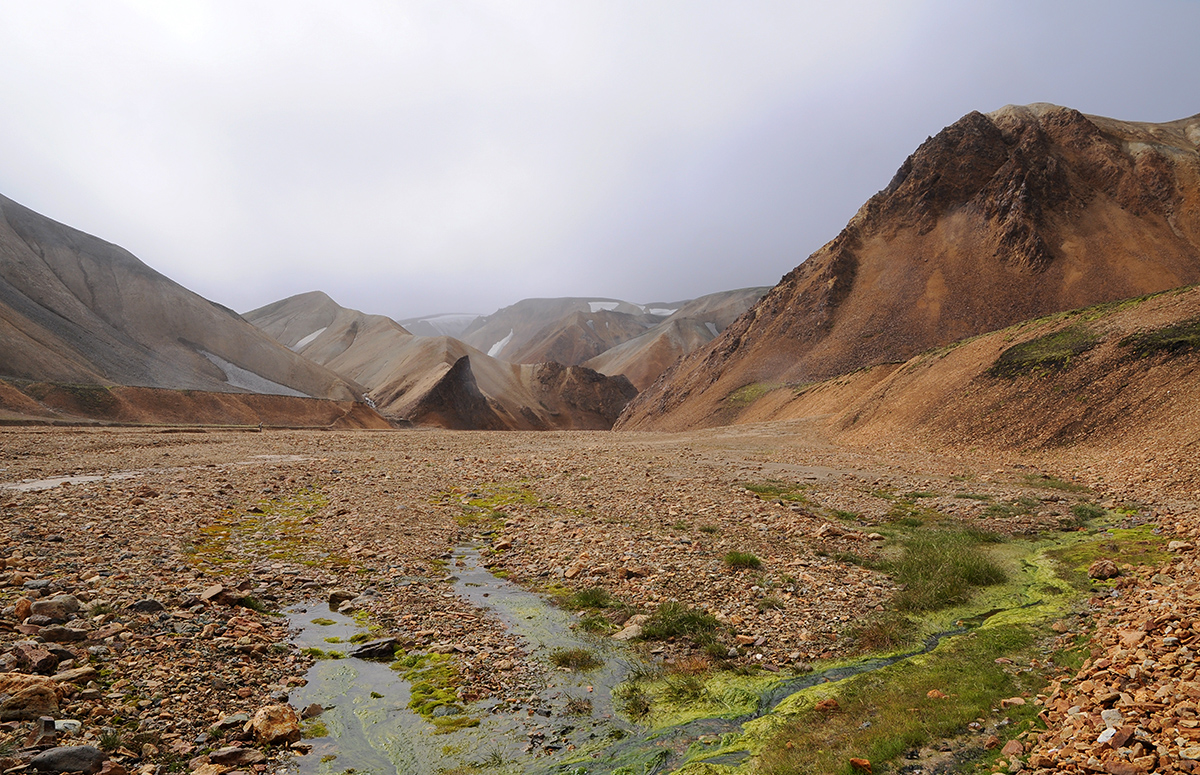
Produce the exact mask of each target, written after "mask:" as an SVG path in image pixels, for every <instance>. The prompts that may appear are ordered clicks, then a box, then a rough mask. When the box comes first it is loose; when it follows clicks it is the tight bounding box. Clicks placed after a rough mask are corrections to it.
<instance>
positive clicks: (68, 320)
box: [0, 197, 361, 401]
mask: <svg viewBox="0 0 1200 775" xmlns="http://www.w3.org/2000/svg"><path fill="white" fill-rule="evenodd" d="M0 377H4V378H9V379H16V380H24V381H32V382H58V383H72V384H84V385H131V386H139V387H151V388H168V389H188V390H204V391H216V392H231V393H262V394H272V395H284V396H294V397H313V398H322V399H333V400H340V401H346V400H357V399H359V398H361V391H360V389H359V387H358V386H357V385H354V384H351V383H349V382H347V381H346V380H344V379H342V378H340V377H338V376H337V375H335V374H333V373H332V372H331V371H329V370H327V369H324V368H322V367H320V366H318V365H317V364H315V363H312V362H310V361H307V360H305V359H304V358H301V357H299V356H298V355H296V354H295V353H293V352H291V351H289V350H288V349H287V348H286V347H283V346H281V345H280V344H279V343H278V342H276V341H275V340H274V339H272V338H271V337H269V336H267V335H266V334H264V333H262V332H261V331H259V330H258V329H256V328H254V327H253V326H251V325H250V324H248V323H247V322H246V321H244V320H242V319H241V318H240V317H238V315H237V314H236V313H234V312H232V311H231V310H228V309H226V308H224V307H221V306H218V305H216V304H213V303H212V302H210V301H207V300H206V299H203V298H201V297H200V296H198V295H196V294H195V293H192V292H191V291H189V290H187V289H186V288H184V287H182V286H180V285H179V284H177V283H175V282H173V281H171V280H170V279H168V278H166V277H164V276H163V275H161V274H159V273H158V272H156V271H154V270H153V269H151V268H150V267H148V266H146V265H145V264H144V263H142V262H141V261H139V260H138V259H137V258H135V257H134V256H133V255H132V254H130V253H129V252H128V251H126V250H124V249H122V248H120V247H117V246H116V245H113V244H111V243H108V242H105V241H103V240H101V239H98V238H96V237H93V236H91V235H88V234H84V233H83V232H81V231H78V230H77V229H72V228H70V227H69V226H64V225H63V224H60V223H57V222H55V221H52V220H50V219H49V218H46V217H44V216H42V215H39V214H37V213H35V212H33V211H32V210H29V209H28V208H25V207H22V206H21V205H19V204H17V203H15V202H13V201H12V200H10V199H7V198H4V197H0Z"/></svg>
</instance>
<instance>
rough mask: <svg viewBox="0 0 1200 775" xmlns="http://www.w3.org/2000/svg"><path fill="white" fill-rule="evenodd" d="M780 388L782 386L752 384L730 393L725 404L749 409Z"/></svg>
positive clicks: (762, 383) (761, 383) (765, 383)
mask: <svg viewBox="0 0 1200 775" xmlns="http://www.w3.org/2000/svg"><path fill="white" fill-rule="evenodd" d="M779 387H781V385H778V384H775V383H770V382H752V383H750V384H749V385H743V386H742V387H740V388H738V389H737V390H735V391H733V392H732V393H730V394H729V395H728V396H726V397H725V402H726V403H728V404H729V405H730V406H734V407H738V408H743V407H747V406H750V405H751V404H753V403H754V402H755V401H757V400H758V399H760V398H762V397H763V396H765V395H766V394H767V393H770V392H771V391H772V390H775V389H777V388H779Z"/></svg>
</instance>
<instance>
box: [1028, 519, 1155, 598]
mask: <svg viewBox="0 0 1200 775" xmlns="http://www.w3.org/2000/svg"><path fill="white" fill-rule="evenodd" d="M1153 530H1154V528H1153V526H1152V525H1142V526H1140V527H1135V528H1130V529H1121V528H1109V529H1107V530H1105V531H1103V532H1099V533H1095V534H1093V535H1092V536H1089V537H1088V538H1087V539H1086V540H1083V541H1079V542H1077V543H1074V544H1071V545H1069V546H1065V547H1062V548H1058V549H1053V550H1051V551H1050V552H1049V554H1050V556H1051V557H1053V558H1054V559H1056V560H1058V561H1059V563H1060V566H1059V570H1058V575H1059V577H1060V578H1062V579H1064V580H1065V581H1068V582H1070V583H1071V584H1072V585H1073V586H1075V587H1076V588H1078V589H1088V588H1090V587H1091V584H1092V583H1093V582H1092V581H1091V579H1089V578H1088V575H1087V569H1088V568H1089V567H1090V566H1091V564H1092V563H1094V562H1095V561H1096V560H1100V559H1108V560H1112V561H1113V562H1115V563H1117V564H1118V565H1123V564H1128V565H1133V566H1138V565H1148V566H1150V567H1157V566H1160V565H1162V564H1163V563H1165V562H1167V561H1168V560H1169V559H1170V558H1171V554H1170V552H1168V551H1166V546H1165V540H1164V539H1163V537H1162V536H1156V535H1154V532H1153Z"/></svg>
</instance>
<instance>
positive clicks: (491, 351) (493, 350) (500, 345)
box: [487, 328, 513, 358]
mask: <svg viewBox="0 0 1200 775" xmlns="http://www.w3.org/2000/svg"><path fill="white" fill-rule="evenodd" d="M512 338H513V329H511V328H510V329H508V336H506V337H504V338H503V339H501V340H500V341H499V342H496V343H495V344H494V345H492V346H491V347H489V348H488V353H487V354H488V356H490V357H492V358H496V357H499V355H500V351H501V350H503V349H504V347H505V345H507V344H508V343H509V342H511V341H512Z"/></svg>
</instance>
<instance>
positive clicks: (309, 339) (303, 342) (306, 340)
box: [292, 326, 329, 350]
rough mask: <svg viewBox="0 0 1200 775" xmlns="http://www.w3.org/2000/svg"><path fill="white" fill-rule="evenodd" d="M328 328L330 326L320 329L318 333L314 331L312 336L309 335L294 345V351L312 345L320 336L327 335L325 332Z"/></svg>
mask: <svg viewBox="0 0 1200 775" xmlns="http://www.w3.org/2000/svg"><path fill="white" fill-rule="evenodd" d="M327 328H329V326H322V327H321V328H318V329H317V330H316V331H313V332H312V333H311V334H309V335H308V336H306V337H304V338H303V339H301V340H300V341H299V342H296V343H295V344H294V345H292V350H299V349H300V348H301V347H303V346H304V345H306V344H309V343H311V342H312V341H313V340H314V339H316V338H317V337H318V336H320V335H321V334H323V333H325V330H326V329H327Z"/></svg>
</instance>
